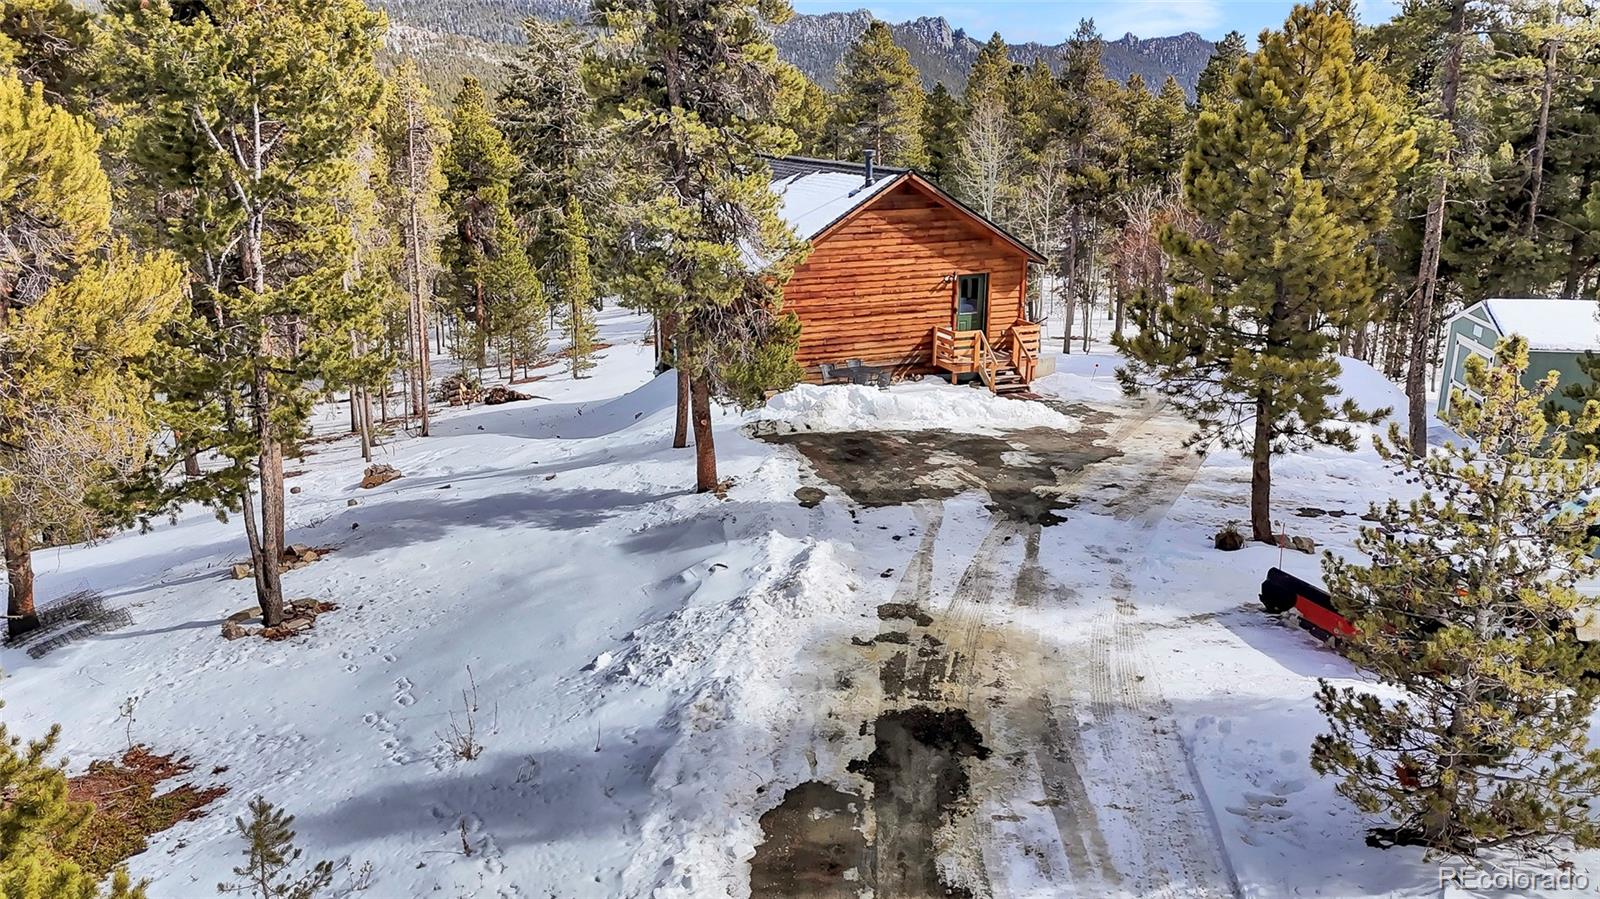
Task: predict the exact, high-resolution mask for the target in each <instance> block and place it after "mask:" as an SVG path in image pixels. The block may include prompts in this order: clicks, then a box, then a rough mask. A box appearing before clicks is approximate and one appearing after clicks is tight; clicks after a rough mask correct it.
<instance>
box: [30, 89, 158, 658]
mask: <svg viewBox="0 0 1600 899" xmlns="http://www.w3.org/2000/svg"><path fill="white" fill-rule="evenodd" d="M99 144H100V140H99V137H98V135H97V134H96V133H95V131H94V129H93V127H92V126H90V125H89V123H88V122H87V121H85V120H84V119H82V118H80V117H78V116H75V115H73V114H72V113H70V112H67V111H66V110H64V109H62V108H60V107H58V106H56V105H55V104H53V103H51V102H50V101H49V100H47V99H46V98H45V92H44V86H43V85H42V84H40V83H38V82H35V83H34V84H33V85H32V86H31V87H25V86H24V85H23V83H22V81H21V80H20V79H19V78H18V77H17V75H16V74H15V73H14V72H5V73H0V159H4V160H9V161H15V162H14V164H10V165H3V164H0V247H3V248H4V249H0V537H3V540H0V549H3V553H4V556H5V562H6V572H7V583H8V588H9V594H8V599H7V606H6V617H7V620H8V632H9V633H10V634H11V635H12V636H16V635H18V634H22V633H25V632H27V631H29V630H33V629H34V628H36V627H38V623H39V621H38V617H37V614H36V612H35V609H34V582H33V564H32V551H33V546H34V543H35V539H36V537H37V535H38V534H39V533H40V532H41V531H43V530H46V529H48V530H52V531H55V532H57V533H61V534H67V535H72V536H73V537H74V538H76V539H86V538H88V537H89V536H92V535H93V533H94V531H95V528H96V525H97V523H98V522H99V521H100V520H101V519H102V515H101V513H102V512H103V511H105V508H104V506H103V504H102V502H103V501H107V500H109V499H110V495H109V494H108V493H107V488H108V487H110V486H112V485H115V484H116V483H117V482H119V481H120V480H122V479H124V478H126V477H131V476H132V474H133V473H134V472H135V471H136V470H137V469H138V468H139V466H140V465H142V463H143V460H144V456H145V449H146V444H147V441H148V440H149V438H150V436H151V434H152V432H153V429H154V428H153V425H152V424H151V423H150V421H149V419H148V415H147V413H148V411H149V405H150V400H151V396H150V385H149V383H148V381H147V380H146V379H145V378H144V377H142V376H141V374H140V373H139V371H138V365H137V364H138V362H139V360H140V359H141V357H143V356H145V355H147V354H149V353H150V352H151V351H152V350H153V349H154V347H155V344H156V332H157V330H158V329H159V328H160V327H161V326H162V325H163V324H165V322H166V321H167V319H168V318H169V317H170V316H171V314H172V311H173V308H174V307H175V306H176V305H177V303H178V301H179V298H180V291H181V273H180V271H179V269H178V266H177V264H176V262H175V260H173V259H171V258H168V257H145V258H141V257H140V256H138V255H137V254H135V253H134V252H132V251H131V250H130V249H129V248H128V247H127V246H126V245H125V244H124V243H122V242H116V241H113V240H112V239H111V229H110V215H111V186H110V182H109V181H108V180H107V178H106V175H105V172H104V170H102V169H101V167H100V162H99V158H98V156H97V155H96V152H97V150H98V148H99Z"/></svg>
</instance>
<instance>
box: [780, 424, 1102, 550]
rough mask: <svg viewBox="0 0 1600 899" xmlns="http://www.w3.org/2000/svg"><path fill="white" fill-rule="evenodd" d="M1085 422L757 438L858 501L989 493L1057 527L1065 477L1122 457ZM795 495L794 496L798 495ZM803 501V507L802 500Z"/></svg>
mask: <svg viewBox="0 0 1600 899" xmlns="http://www.w3.org/2000/svg"><path fill="white" fill-rule="evenodd" d="M1075 414H1077V415H1078V417H1079V418H1080V419H1085V422H1086V423H1085V424H1084V426H1083V427H1081V428H1079V429H1078V430H1076V431H1058V430H1056V429H1054V428H1027V429H1023V430H1017V431H1007V432H1005V433H1003V434H1001V435H998V436H989V435H978V434H958V433H955V432H954V431H943V430H928V431H842V432H816V431H802V432H797V433H792V434H766V435H761V439H763V440H767V441H769V442H771V443H776V444H779V445H782V446H792V447H794V448H795V449H796V450H798V451H799V452H800V454H801V455H803V456H805V457H806V460H807V461H808V462H810V463H811V467H812V470H813V471H814V472H815V473H816V475H817V477H819V478H821V479H822V480H824V481H827V482H828V483H830V484H834V485H836V486H837V487H838V488H839V489H841V490H843V491H844V492H845V494H846V495H847V496H849V497H850V499H851V500H853V501H854V502H856V503H859V504H861V505H863V506H868V507H880V506H897V505H903V504H906V503H911V502H915V501H917V500H923V499H948V498H949V497H952V496H956V495H958V494H961V493H964V492H966V491H968V490H973V489H981V490H985V491H987V492H988V494H989V497H990V500H991V506H992V508H994V510H995V511H996V512H998V513H1000V514H1002V515H1005V516H1006V517H1008V518H1011V519H1013V520H1016V521H1022V522H1028V523H1031V524H1047V525H1048V524H1057V523H1059V522H1061V521H1063V520H1065V519H1064V518H1063V517H1062V516H1061V515H1060V514H1059V513H1061V512H1062V511H1064V510H1065V509H1067V508H1070V507H1071V506H1072V504H1073V503H1074V502H1075V497H1074V496H1072V495H1071V493H1070V491H1069V490H1068V489H1067V488H1066V485H1065V484H1064V483H1063V481H1064V479H1066V478H1068V477H1069V476H1070V475H1072V474H1075V473H1076V472H1079V471H1082V470H1083V469H1084V468H1085V467H1087V466H1089V465H1092V464H1094V463H1096V462H1100V461H1103V460H1105V459H1109V458H1111V457H1113V456H1118V455H1121V452H1120V451H1119V450H1118V449H1116V448H1115V447H1110V446H1105V445H1103V443H1102V441H1103V440H1104V439H1105V437H1106V433H1105V431H1104V430H1102V429H1100V428H1099V427H1096V426H1095V425H1094V424H1092V423H1089V422H1088V421H1087V419H1086V418H1085V416H1084V414H1083V413H1082V412H1076V413H1075ZM796 497H797V498H801V497H799V495H798V493H797V494H796ZM801 499H802V504H804V501H803V498H801Z"/></svg>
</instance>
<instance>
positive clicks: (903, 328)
mask: <svg viewBox="0 0 1600 899" xmlns="http://www.w3.org/2000/svg"><path fill="white" fill-rule="evenodd" d="M1027 263H1028V257H1027V255H1026V254H1024V253H1022V252H1021V251H1020V250H1018V249H1017V248H1016V247H1015V246H1013V245H1011V244H1009V243H1007V242H1005V241H1003V240H1001V239H999V238H997V237H995V236H994V235H993V233H992V232H990V231H988V230H987V229H985V228H984V227H982V226H981V225H979V224H977V223H976V222H973V221H972V219H971V218H969V217H968V216H967V215H966V214H965V213H963V212H961V211H959V210H956V209H953V208H951V207H950V206H949V205H947V204H946V203H944V202H943V201H942V200H939V199H937V198H936V197H934V196H933V195H931V194H930V193H927V192H926V191H924V190H923V189H920V188H918V187H917V186H916V185H914V184H913V183H911V182H910V181H907V182H906V183H903V184H900V185H897V186H895V187H893V188H890V189H889V190H887V191H884V192H883V193H882V194H880V195H879V196H877V197H874V198H873V199H872V200H871V201H870V202H868V203H867V204H865V205H864V206H863V207H862V208H860V209H858V210H856V211H855V212H854V213H853V214H852V215H851V216H850V217H849V218H847V219H846V220H845V221H844V222H842V223H840V224H837V225H835V226H834V227H833V229H832V230H830V231H828V232H825V233H823V234H822V235H821V236H820V237H819V238H818V239H817V240H816V241H814V244H813V248H812V252H811V255H810V257H809V258H808V259H807V260H806V262H805V263H804V264H803V265H801V266H800V267H799V268H798V269H796V270H795V273H794V276H793V278H791V279H790V281H789V283H788V285H787V286H786V287H785V289H784V305H785V308H786V309H788V310H790V311H792V312H794V313H796V314H797V315H798V316H799V317H800V348H799V352H798V353H797V360H798V361H799V363H800V365H801V366H803V367H804V368H805V369H806V376H807V378H808V379H810V380H816V379H817V378H818V377H819V373H818V371H817V367H818V366H819V365H821V364H823V363H836V364H843V363H845V362H847V361H848V360H851V359H860V360H861V361H862V362H863V363H864V364H867V365H873V366H894V368H895V369H896V374H897V375H899V376H902V377H903V376H907V375H915V374H925V373H928V372H933V371H936V369H935V368H934V367H933V364H932V362H933V341H932V331H933V328H934V327H936V326H944V327H949V326H951V325H952V324H954V321H955V280H954V279H953V278H952V277H951V276H952V275H957V274H971V273H976V272H988V273H989V315H988V322H987V327H986V329H985V330H986V333H987V336H988V338H989V340H990V342H994V341H997V340H998V339H999V338H1000V337H1001V336H1002V335H1004V334H1005V332H1006V329H1007V328H1009V327H1011V325H1012V324H1014V323H1015V322H1016V321H1017V320H1018V319H1020V318H1023V317H1024V315H1025V310H1026V290H1027Z"/></svg>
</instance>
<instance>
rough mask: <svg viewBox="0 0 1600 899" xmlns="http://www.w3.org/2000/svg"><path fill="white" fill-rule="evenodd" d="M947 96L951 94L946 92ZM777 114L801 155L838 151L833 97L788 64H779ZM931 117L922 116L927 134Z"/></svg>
mask: <svg viewBox="0 0 1600 899" xmlns="http://www.w3.org/2000/svg"><path fill="white" fill-rule="evenodd" d="M946 96H948V93H947V94H946ZM778 108H779V113H778V117H779V119H780V120H781V121H782V122H783V124H784V127H786V128H788V129H789V130H790V131H793V132H794V136H795V139H796V141H798V146H797V147H796V152H798V153H799V154H800V155H802V156H817V157H828V156H834V155H837V154H838V153H839V149H838V147H837V146H835V139H836V138H837V136H838V135H837V134H836V129H835V128H834V127H833V124H834V121H833V119H834V114H833V98H832V97H830V96H828V92H827V91H825V90H823V89H822V86H821V85H819V84H817V83H816V82H815V81H812V80H811V79H810V78H809V77H807V76H806V73H804V72H802V71H800V70H799V69H797V68H795V67H794V66H792V65H789V64H788V63H783V64H781V65H779V66H778ZM927 124H928V118H927V115H926V114H925V115H924V117H923V126H924V134H926V129H927Z"/></svg>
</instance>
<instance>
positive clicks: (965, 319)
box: [956, 272, 989, 331]
mask: <svg viewBox="0 0 1600 899" xmlns="http://www.w3.org/2000/svg"><path fill="white" fill-rule="evenodd" d="M988 318H989V273H988V272H983V273H981V274H976V275H962V276H960V277H959V278H957V279H956V330H957V331H981V330H983V328H984V324H985V323H986V322H987V320H988Z"/></svg>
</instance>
